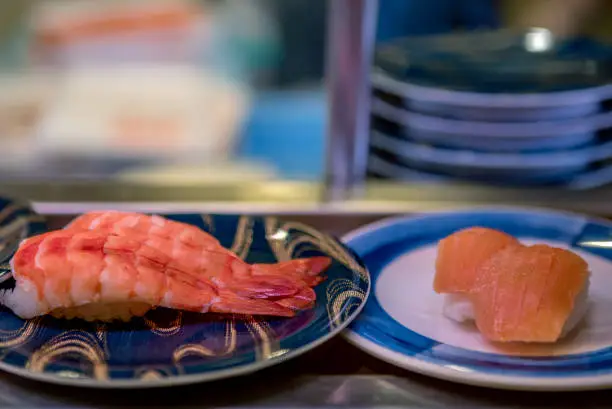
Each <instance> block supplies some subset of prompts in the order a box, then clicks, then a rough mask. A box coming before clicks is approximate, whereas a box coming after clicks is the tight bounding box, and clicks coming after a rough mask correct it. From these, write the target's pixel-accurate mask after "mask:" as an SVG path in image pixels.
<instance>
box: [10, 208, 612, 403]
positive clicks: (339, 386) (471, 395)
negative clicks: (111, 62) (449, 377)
mask: <svg viewBox="0 0 612 409" xmlns="http://www.w3.org/2000/svg"><path fill="white" fill-rule="evenodd" d="M71 217H72V216H71V215H68V214H66V215H64V216H56V217H52V224H53V225H54V226H57V227H60V226H61V225H62V224H64V223H66V222H67V221H68V220H69V219H70V218H71ZM284 217H285V218H287V219H292V220H299V221H302V222H305V223H309V224H310V225H313V226H314V227H317V228H319V229H321V230H326V231H328V232H330V233H332V234H335V235H342V234H343V233H345V232H347V231H349V230H351V229H353V228H355V227H358V226H360V225H363V224H365V223H368V222H371V221H374V220H376V219H379V218H380V217H383V215H361V216H340V215H327V216H320V215H308V216H304V215H286V216H284ZM136 405H139V406H143V407H161V406H172V407H186V406H188V407H202V408H217V407H231V408H239V407H244V408H310V407H320V408H323V407H346V408H355V407H360V408H395V407H404V408H458V407H477V408H509V407H522V408H525V407H550V408H572V409H575V408H576V407H583V408H585V409H587V408H588V409H590V408H603V407H612V391H598V392H581V393H571V394H570V393H554V394H544V393H536V394H528V393H525V392H508V391H496V390H492V389H481V388H475V387H469V386H464V385H458V384H452V383H448V382H444V381H438V380H435V379H432V378H427V377H424V376H420V375H417V374H413V373H410V372H407V371H404V370H401V369H398V368H395V367H394V366H392V365H389V364H386V363H384V362H382V361H379V360H377V359H375V358H373V357H370V356H369V355H367V354H365V353H363V352H361V351H360V350H358V349H357V348H355V347H353V346H352V345H350V344H349V343H347V342H346V341H344V339H343V338H342V337H336V338H334V339H332V340H331V341H329V342H327V343H325V344H324V345H322V346H320V347H317V348H316V349H314V350H312V351H310V352H308V353H306V354H305V355H302V356H300V357H298V358H296V359H293V360H291V361H288V362H285V363H284V364H281V365H278V366H276V367H272V368H270V369H267V370H263V371H261V372H257V373H255V374H253V375H248V376H244V377H240V378H235V379H230V380H223V381H219V382H215V383H208V384H196V385H192V386H181V387H176V388H166V389H159V390H146V391H144V392H143V393H142V394H140V393H138V394H137V393H135V392H134V391H126V390H123V391H119V390H118V391H112V390H109V391H105V390H88V389H77V388H70V387H59V386H55V385H47V384H43V383H38V382H33V381H28V380H23V379H20V378H18V377H15V376H12V375H8V374H5V373H2V372H0V407H68V408H93V407H118V406H136Z"/></svg>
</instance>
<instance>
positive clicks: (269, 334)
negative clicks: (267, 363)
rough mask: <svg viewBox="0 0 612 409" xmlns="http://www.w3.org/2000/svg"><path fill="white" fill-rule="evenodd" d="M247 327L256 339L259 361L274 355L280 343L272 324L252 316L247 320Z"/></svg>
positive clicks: (256, 354) (256, 355)
mask: <svg viewBox="0 0 612 409" xmlns="http://www.w3.org/2000/svg"><path fill="white" fill-rule="evenodd" d="M245 324H246V327H247V330H248V331H249V333H250V334H251V337H253V340H254V341H255V345H256V349H255V357H256V359H257V360H258V361H260V360H266V359H270V358H272V357H274V353H275V352H276V351H277V350H278V348H279V345H278V341H277V339H276V336H275V334H274V331H273V330H272V328H270V325H269V324H268V323H267V322H265V321H261V320H259V319H255V318H253V317H250V318H249V319H248V320H247V321H246V322H245Z"/></svg>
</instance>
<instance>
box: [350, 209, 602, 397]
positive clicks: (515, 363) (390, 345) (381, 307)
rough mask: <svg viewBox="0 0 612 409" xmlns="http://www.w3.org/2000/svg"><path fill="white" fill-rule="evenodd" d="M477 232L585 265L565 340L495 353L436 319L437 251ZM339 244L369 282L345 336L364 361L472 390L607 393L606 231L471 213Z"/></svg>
mask: <svg viewBox="0 0 612 409" xmlns="http://www.w3.org/2000/svg"><path fill="white" fill-rule="evenodd" d="M476 225H478V226H484V227H490V228H495V229H498V230H502V231H505V232H507V233H510V234H512V235H514V236H516V237H518V238H519V239H521V241H523V242H524V243H546V244H549V245H554V246H557V247H563V248H569V249H571V250H572V251H574V252H576V253H578V254H579V255H581V256H582V257H583V258H584V259H585V260H586V261H587V263H588V264H589V267H590V270H591V274H592V275H591V287H590V288H591V290H590V293H589V308H588V312H587V315H586V317H585V319H584V320H583V321H582V323H581V324H580V325H579V326H578V327H577V328H576V329H575V330H574V331H573V332H572V333H571V334H569V335H568V336H567V337H566V338H564V339H562V340H561V341H559V342H557V343H555V344H539V345H535V344H534V345H526V344H523V345H522V347H521V348H517V349H516V350H513V349H512V348H508V347H506V348H504V350H501V349H499V347H498V346H496V345H493V344H490V343H487V342H486V341H485V340H484V339H483V338H482V337H481V335H480V333H479V332H478V330H477V329H476V328H475V326H473V325H460V324H457V323H455V322H452V321H450V320H448V319H447V318H446V317H445V316H444V315H443V314H442V302H443V299H442V296H440V295H438V294H436V293H435V292H434V291H433V288H432V283H433V277H434V263H435V257H436V244H437V242H438V240H440V239H442V238H443V237H445V236H447V235H449V234H451V233H452V232H454V231H457V230H459V229H462V228H466V227H470V226H476ZM343 240H344V242H345V243H346V244H347V245H348V246H349V247H350V248H352V249H353V251H355V252H356V253H357V254H358V255H359V256H360V257H361V259H362V260H363V262H364V264H365V265H366V266H367V268H368V269H369V271H370V275H371V280H372V292H371V296H370V298H369V300H368V301H367V303H366V306H365V307H364V309H363V311H362V313H361V314H360V316H359V317H358V318H357V320H355V321H354V322H353V323H352V324H351V325H350V326H349V328H348V329H347V330H346V331H345V333H344V335H345V337H346V338H347V339H348V340H349V341H350V342H351V343H352V344H354V345H356V346H357V347H358V348H361V349H362V350H364V351H366V352H367V353H370V354H371V355H373V356H375V357H378V358H380V359H382V360H384V361H387V362H389V363H391V364H394V365H396V366H398V367H401V368H405V369H407V370H410V371H414V372H417V373H421V374H424V375H428V376H432V377H436V378H440V379H445V380H449V381H454V382H458V383H465V384H470V385H478V386H485V387H492V388H499V389H516V390H541V391H567V390H588V389H602V388H611V387H612V314H610V311H611V310H612V292H610V288H612V222H609V221H605V220H597V219H593V218H589V217H588V216H583V215H578V214H572V213H564V212H557V211H548V210H542V209H525V208H512V207H508V208H505V207H500V208H484V209H479V208H477V209H471V210H470V209H468V210H459V211H449V212H441V213H430V214H427V215H418V216H406V217H396V218H391V219H387V220H382V221H380V222H376V223H373V224H370V225H367V226H365V227H362V228H360V229H358V230H356V231H353V232H351V233H349V234H347V235H346V236H345V237H344V238H343Z"/></svg>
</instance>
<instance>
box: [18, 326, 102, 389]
mask: <svg viewBox="0 0 612 409" xmlns="http://www.w3.org/2000/svg"><path fill="white" fill-rule="evenodd" d="M75 355H76V356H79V357H81V358H84V359H86V360H87V361H88V362H89V363H90V364H91V365H92V367H93V371H92V377H93V378H94V379H98V380H105V379H108V365H107V364H106V357H105V354H104V351H103V350H102V348H101V347H100V345H99V341H98V339H97V337H96V336H94V335H93V334H90V333H88V332H85V331H69V332H65V333H63V334H61V335H58V336H56V337H54V338H52V339H51V340H49V341H48V342H47V343H45V344H44V345H43V346H41V347H40V348H39V349H38V350H36V351H35V352H34V353H33V354H32V356H30V359H29V360H28V362H27V364H26V368H27V369H29V370H30V371H32V372H44V371H45V368H46V367H47V365H49V364H50V363H51V362H53V361H54V360H56V359H61V358H62V357H63V356H75ZM70 372H72V371H70ZM83 375H84V374H83Z"/></svg>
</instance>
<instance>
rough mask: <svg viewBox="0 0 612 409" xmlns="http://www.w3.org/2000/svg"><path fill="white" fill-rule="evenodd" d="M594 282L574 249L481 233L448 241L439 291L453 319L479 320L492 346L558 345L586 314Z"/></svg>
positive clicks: (439, 267)
mask: <svg viewBox="0 0 612 409" xmlns="http://www.w3.org/2000/svg"><path fill="white" fill-rule="evenodd" d="M589 277H590V273H589V269H588V265H587V263H586V262H585V261H584V260H583V259H582V258H581V257H580V256H578V255H577V254H575V253H573V252H571V251H569V250H565V249H560V248H555V247H550V246H548V245H542V244H538V245H534V246H525V245H523V244H521V243H520V242H519V241H518V240H516V239H515V238H513V237H512V236H509V235H507V234H505V233H502V232H498V231H495V230H492V229H483V228H480V227H475V228H470V229H465V230H462V231H459V232H456V233H454V234H452V235H450V236H448V237H446V238H445V239H443V240H441V242H440V245H439V248H438V258H437V260H436V275H435V279H434V290H435V291H436V292H438V293H442V294H445V296H446V299H445V304H444V308H443V313H444V314H445V315H446V316H447V317H448V318H450V319H452V320H455V321H460V322H464V321H471V320H474V321H475V323H476V326H477V328H478V330H479V331H480V333H481V334H482V335H483V336H484V337H485V338H487V339H488V340H489V341H493V342H539V343H551V342H556V341H558V340H559V339H561V338H562V337H563V336H565V335H566V334H567V333H569V332H570V331H571V330H572V329H573V328H574V327H575V326H576V325H577V324H578V323H579V322H580V320H581V319H582V317H583V316H584V314H585V313H586V310H587V296H588V289H589Z"/></svg>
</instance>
